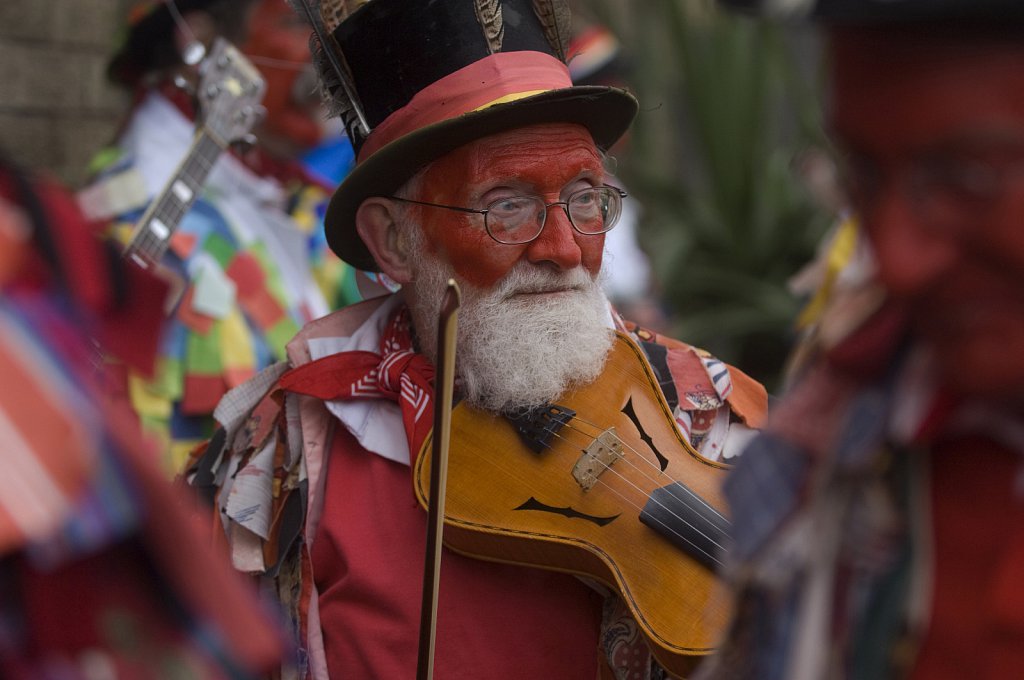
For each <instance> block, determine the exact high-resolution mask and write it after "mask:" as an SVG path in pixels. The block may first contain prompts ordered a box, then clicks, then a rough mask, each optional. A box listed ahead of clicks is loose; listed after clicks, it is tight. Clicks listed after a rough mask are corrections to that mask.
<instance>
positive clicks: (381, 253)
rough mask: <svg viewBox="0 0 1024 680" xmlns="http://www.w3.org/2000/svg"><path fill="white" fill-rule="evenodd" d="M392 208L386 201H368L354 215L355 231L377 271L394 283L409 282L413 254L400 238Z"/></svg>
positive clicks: (393, 208)
mask: <svg viewBox="0 0 1024 680" xmlns="http://www.w3.org/2000/svg"><path fill="white" fill-rule="evenodd" d="M398 218H399V215H398V212H397V210H396V206H395V204H394V203H393V202H392V201H390V200H388V199H386V198H368V199H366V200H365V201H363V203H362V204H361V205H360V206H359V210H357V211H356V231H358V232H359V237H360V238H362V239H363V243H365V244H366V247H367V248H368V249H369V251H370V254H371V255H373V259H374V260H376V261H377V266H379V267H380V270H381V271H382V272H384V273H385V274H387V275H388V277H389V278H390V279H391V280H393V281H395V282H396V283H400V284H403V285H404V284H406V283H409V282H410V281H412V278H413V268H412V257H413V253H410V252H409V242H408V240H407V239H405V238H403V237H402V234H401V229H400V227H399V224H398Z"/></svg>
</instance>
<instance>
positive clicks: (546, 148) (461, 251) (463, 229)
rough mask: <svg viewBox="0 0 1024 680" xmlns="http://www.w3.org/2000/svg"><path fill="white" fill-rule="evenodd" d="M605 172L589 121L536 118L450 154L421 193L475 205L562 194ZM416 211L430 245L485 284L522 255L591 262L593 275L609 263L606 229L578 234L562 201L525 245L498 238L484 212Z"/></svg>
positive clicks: (559, 262) (551, 264)
mask: <svg viewBox="0 0 1024 680" xmlns="http://www.w3.org/2000/svg"><path fill="white" fill-rule="evenodd" d="M603 179H604V171H603V167H602V163H601V156H600V154H599V153H598V151H597V148H596V147H595V146H594V142H593V140H592V139H591V137H590V133H589V132H587V130H586V129H585V128H583V127H581V126H578V125H570V124H554V125H536V126H532V127H526V128H520V129H516V130H511V131H509V132H504V133H501V134H497V135H492V136H490V137H485V138H483V139H481V140H478V141H475V142H472V143H470V144H467V145H465V146H463V147H460V148H459V149H456V150H455V151H453V152H452V153H450V154H448V155H447V156H444V157H443V158H441V159H440V160H438V161H436V162H435V163H434V164H433V165H432V166H431V167H430V168H429V169H428V170H427V172H426V173H425V175H424V178H423V182H422V191H421V194H420V195H419V196H417V197H415V198H418V199H419V200H423V201H429V202H431V203H442V204H445V205H458V206H465V207H471V208H483V207H484V206H486V205H488V204H489V203H491V202H492V201H495V200H498V199H500V198H502V197H506V196H512V195H536V196H540V197H542V198H543V199H544V200H545V201H546V202H552V201H562V200H565V198H566V197H567V196H568V195H569V194H571V193H572V192H574V191H578V190H579V189H583V188H585V187H589V186H597V185H600V184H601V183H602V181H603ZM416 216H417V218H418V221H419V222H420V224H422V225H423V231H424V235H425V236H426V239H427V245H428V247H429V248H430V249H431V250H432V251H433V252H434V253H435V254H436V255H437V256H439V257H440V258H442V259H443V260H444V261H446V262H448V263H450V264H451V265H452V267H453V268H454V270H455V272H456V274H458V275H459V276H460V277H462V278H463V279H464V280H465V281H467V282H469V283H470V284H472V285H474V286H477V287H481V288H487V287H490V286H492V285H493V284H494V283H495V282H497V281H498V280H500V279H501V278H502V277H503V276H504V275H505V274H506V273H507V272H508V271H509V270H510V269H511V268H512V267H513V265H515V264H516V263H518V262H520V261H525V262H529V263H532V264H533V265H536V266H538V267H548V268H552V269H554V270H556V271H567V270H571V269H574V268H576V267H583V268H584V269H585V270H586V271H587V272H588V273H589V274H590V275H591V276H592V277H593V276H596V275H597V273H598V272H599V271H600V269H601V258H602V255H603V251H604V236H603V235H599V236H584V235H582V234H579V233H577V232H576V231H575V230H573V228H572V225H571V224H570V222H569V219H568V217H567V215H566V214H565V211H564V210H562V209H561V207H559V206H553V207H551V208H549V209H548V213H547V221H546V222H545V224H544V231H543V232H542V233H541V235H540V236H539V237H538V238H537V239H536V240H535V241H532V242H530V243H527V244H522V245H504V244H500V243H497V242H495V241H494V240H493V239H491V237H490V236H488V235H487V232H486V231H485V230H484V222H483V217H482V216H481V215H476V214H468V213H458V212H453V211H450V210H442V209H438V208H429V207H418V206H417V207H416Z"/></svg>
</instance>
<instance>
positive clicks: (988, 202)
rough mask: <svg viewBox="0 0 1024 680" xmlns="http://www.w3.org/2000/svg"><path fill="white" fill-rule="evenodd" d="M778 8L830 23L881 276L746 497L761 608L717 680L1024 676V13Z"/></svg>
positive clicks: (931, 3) (841, 140)
mask: <svg viewBox="0 0 1024 680" xmlns="http://www.w3.org/2000/svg"><path fill="white" fill-rule="evenodd" d="M726 4H729V5H734V6H744V7H748V8H749V7H751V6H754V5H757V4H758V3H757V2H751V1H749V0H747V1H744V0H726ZM764 4H765V5H766V6H769V5H771V6H774V9H776V10H780V9H787V10H788V11H790V12H791V13H794V14H803V15H811V16H812V17H814V18H816V19H818V20H820V21H821V22H822V23H823V24H824V27H825V28H824V31H825V37H826V43H827V58H828V74H829V78H830V82H831V92H830V98H829V101H828V106H827V109H828V111H827V113H828V124H829V131H830V133H831V135H832V138H833V140H834V141H835V143H836V146H837V148H838V149H839V161H840V166H841V167H842V168H843V179H844V182H845V186H846V189H847V192H848V195H849V200H850V205H851V208H852V209H853V211H854V213H855V215H856V219H857V221H858V224H859V228H860V230H861V233H862V234H863V236H864V238H865V241H866V243H867V245H868V246H869V250H870V259H869V261H870V262H871V269H870V271H869V272H866V271H861V272H859V274H860V276H861V277H862V281H860V283H859V285H850V284H851V282H849V281H848V282H847V283H846V285H844V286H842V293H841V294H840V295H836V296H834V297H833V299H832V300H831V301H829V302H828V303H827V307H826V309H825V310H824V311H823V312H822V315H821V318H820V320H819V322H818V323H819V327H818V329H817V331H816V332H817V348H816V352H815V353H814V355H813V356H811V357H805V359H804V360H803V361H802V362H801V367H800V369H799V375H797V376H795V379H794V384H793V385H792V387H790V389H789V390H788V392H787V394H786V395H785V396H784V397H783V399H782V400H781V402H780V403H779V404H778V405H777V407H775V409H774V410H773V413H772V415H771V416H770V418H769V421H768V424H767V426H766V428H765V433H764V434H762V435H761V436H760V437H759V438H757V439H755V441H754V442H753V443H752V444H751V445H750V447H749V448H748V450H747V451H746V453H745V455H744V456H743V458H741V460H740V461H739V463H738V464H737V465H736V467H735V468H734V469H733V471H732V472H731V473H730V476H729V478H728V480H727V482H726V495H727V496H728V498H729V501H730V505H731V508H732V519H733V525H732V526H733V531H734V548H733V553H732V558H731V562H732V563H731V566H730V567H729V569H728V570H727V574H728V576H729V577H730V578H731V580H732V584H733V586H734V588H735V589H736V591H737V593H738V597H739V600H738V605H737V610H736V616H735V621H734V625H733V627H732V629H731V630H730V632H729V634H728V636H727V638H726V640H725V645H724V647H723V649H722V650H721V653H720V654H719V655H718V657H717V658H716V660H715V663H714V664H712V665H710V666H708V667H706V668H705V669H704V672H703V673H702V674H701V675H700V677H701V679H702V680H710V679H717V678H721V679H722V680H726V679H728V680H736V679H744V678H751V679H753V678H756V679H757V680H804V679H807V680H818V679H820V678H857V679H861V678H863V679H865V680H867V679H870V680H876V679H884V678H907V677H909V678H914V679H921V680H923V679H928V680H941V679H945V678H950V679H952V678H964V677H971V678H986V679H988V678H993V679H994V678H1012V677H1021V676H1022V675H1024V585H1022V584H1021V580H1020V575H1021V574H1022V573H1024V485H1022V483H1021V480H1022V479H1024V465H1022V463H1024V274H1022V273H1024V230H1022V229H1021V225H1022V223H1024V173H1022V172H1021V169H1022V167H1024V95H1022V92H1024V5H1021V3H1019V2H1017V1H1016V0H945V1H943V2H938V1H937V0H904V1H903V2H887V3H882V2H874V1H872V0H818V1H813V0H807V1H801V2H791V3H768V2H766V3H764Z"/></svg>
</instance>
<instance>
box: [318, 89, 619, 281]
mask: <svg viewBox="0 0 1024 680" xmlns="http://www.w3.org/2000/svg"><path fill="white" fill-rule="evenodd" d="M637 109H638V104H637V100H636V98H634V97H633V95H631V94H630V93H629V92H627V91H625V90H621V89H619V88H614V87H602V86H575V87H567V88H563V89H559V90H551V91H549V92H543V93H541V94H537V95H533V96H530V97H526V98H523V99H518V100H515V101H512V102H508V103H505V104H497V105H495V106H491V107H488V108H486V109H482V110H480V111H473V112H470V113H466V114H463V115H461V116H457V117H455V118H451V119H449V120H445V121H441V122H439V123H434V124H433V125H427V126H425V127H422V128H420V129H419V130H416V131H415V132H412V133H409V134H407V135H405V136H403V137H400V138H399V139H396V140H395V141H393V142H390V143H389V144H386V145H385V146H382V147H381V148H380V149H378V150H377V151H376V152H375V153H374V154H373V155H372V156H370V157H369V158H367V159H366V160H364V161H362V162H361V163H359V164H358V165H356V167H355V168H353V169H352V172H350V173H349V174H348V176H347V177H346V178H345V179H344V181H343V182H342V183H341V185H340V186H339V187H338V188H337V190H336V191H335V192H334V195H333V196H332V197H331V201H330V204H329V205H328V207H327V214H326V216H325V217H324V229H325V230H326V235H327V243H328V245H329V246H330V247H331V250H333V251H334V252H335V253H336V254H337V255H338V256H339V257H340V258H341V259H342V260H344V261H345V262H348V263H349V264H350V265H352V266H353V267H356V268H357V269H362V270H365V271H379V267H378V266H377V263H376V261H375V260H374V259H373V256H372V255H371V254H370V251H369V250H368V249H367V248H366V245H365V244H364V243H363V241H362V239H361V238H360V237H359V234H358V232H357V231H356V226H355V217H356V211H357V210H358V209H359V206H360V205H361V204H362V202H363V201H364V200H366V199H367V198H370V197H372V196H388V195H391V194H392V193H394V192H395V190H397V189H398V188H399V187H401V186H402V185H403V184H405V182H406V181H407V180H409V179H410V178H411V177H412V176H413V175H415V174H416V173H417V172H418V171H419V170H420V169H421V168H423V167H424V166H426V165H427V164H429V163H430V162H432V161H434V160H437V159H438V158H440V157H441V156H443V155H445V154H446V153H448V152H449V151H453V150H455V149H457V148H458V147H460V146H463V145H464V144H468V143H469V142H472V141H475V140H477V139H480V138H482V137H487V136H488V135H492V134H496V133H499V132H504V131H506V130H512V129H514V128H520V127H525V126H527V125H537V124H541V123H578V124H580V125H582V126H584V127H585V128H587V129H588V130H589V131H590V134H591V136H592V137H593V138H594V143H595V144H596V145H597V147H598V148H599V149H601V150H607V149H608V148H610V147H611V146H612V145H613V144H614V143H615V142H616V141H618V139H619V138H620V137H621V136H622V135H623V134H624V133H625V132H626V130H627V129H628V128H629V126H630V124H631V123H632V122H633V118H634V117H635V116H636V113H637Z"/></svg>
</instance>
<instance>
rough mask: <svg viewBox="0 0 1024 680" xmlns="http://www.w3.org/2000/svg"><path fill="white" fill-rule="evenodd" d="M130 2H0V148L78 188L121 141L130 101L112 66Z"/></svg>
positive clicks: (122, 0)
mask: <svg viewBox="0 0 1024 680" xmlns="http://www.w3.org/2000/svg"><path fill="white" fill-rule="evenodd" d="M129 1H130V0H45V1H40V0H2V1H0V147H3V148H4V149H5V150H6V151H7V153H8V154H9V155H10V156H11V157H13V158H14V159H15V160H16V161H19V162H21V163H22V164H23V165H25V166H27V167H29V168H33V169H37V170H47V171H50V172H52V173H54V174H56V175H57V176H58V177H59V178H61V179H63V180H64V181H65V182H67V183H69V184H71V185H78V184H79V183H80V182H81V181H82V180H83V179H84V177H85V174H86V167H87V165H88V163H89V160H90V158H91V157H92V155H93V154H94V153H95V152H96V151H97V150H98V149H99V148H101V147H102V146H104V145H105V144H106V143H108V142H109V141H110V140H111V139H112V138H113V135H114V132H115V130H116V127H117V125H118V121H119V116H120V115H121V114H122V112H123V110H124V108H125V106H126V105H127V100H126V95H125V94H124V93H123V92H121V91H120V90H118V89H116V88H114V87H112V86H111V85H109V84H108V83H107V81H106V78H105V74H104V69H105V66H106V61H107V58H108V57H109V55H110V54H111V52H112V51H113V49H114V46H115V45H116V43H117V35H118V34H119V32H120V30H121V27H122V25H123V23H122V22H123V18H124V16H125V13H126V8H127V6H128V5H129Z"/></svg>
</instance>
